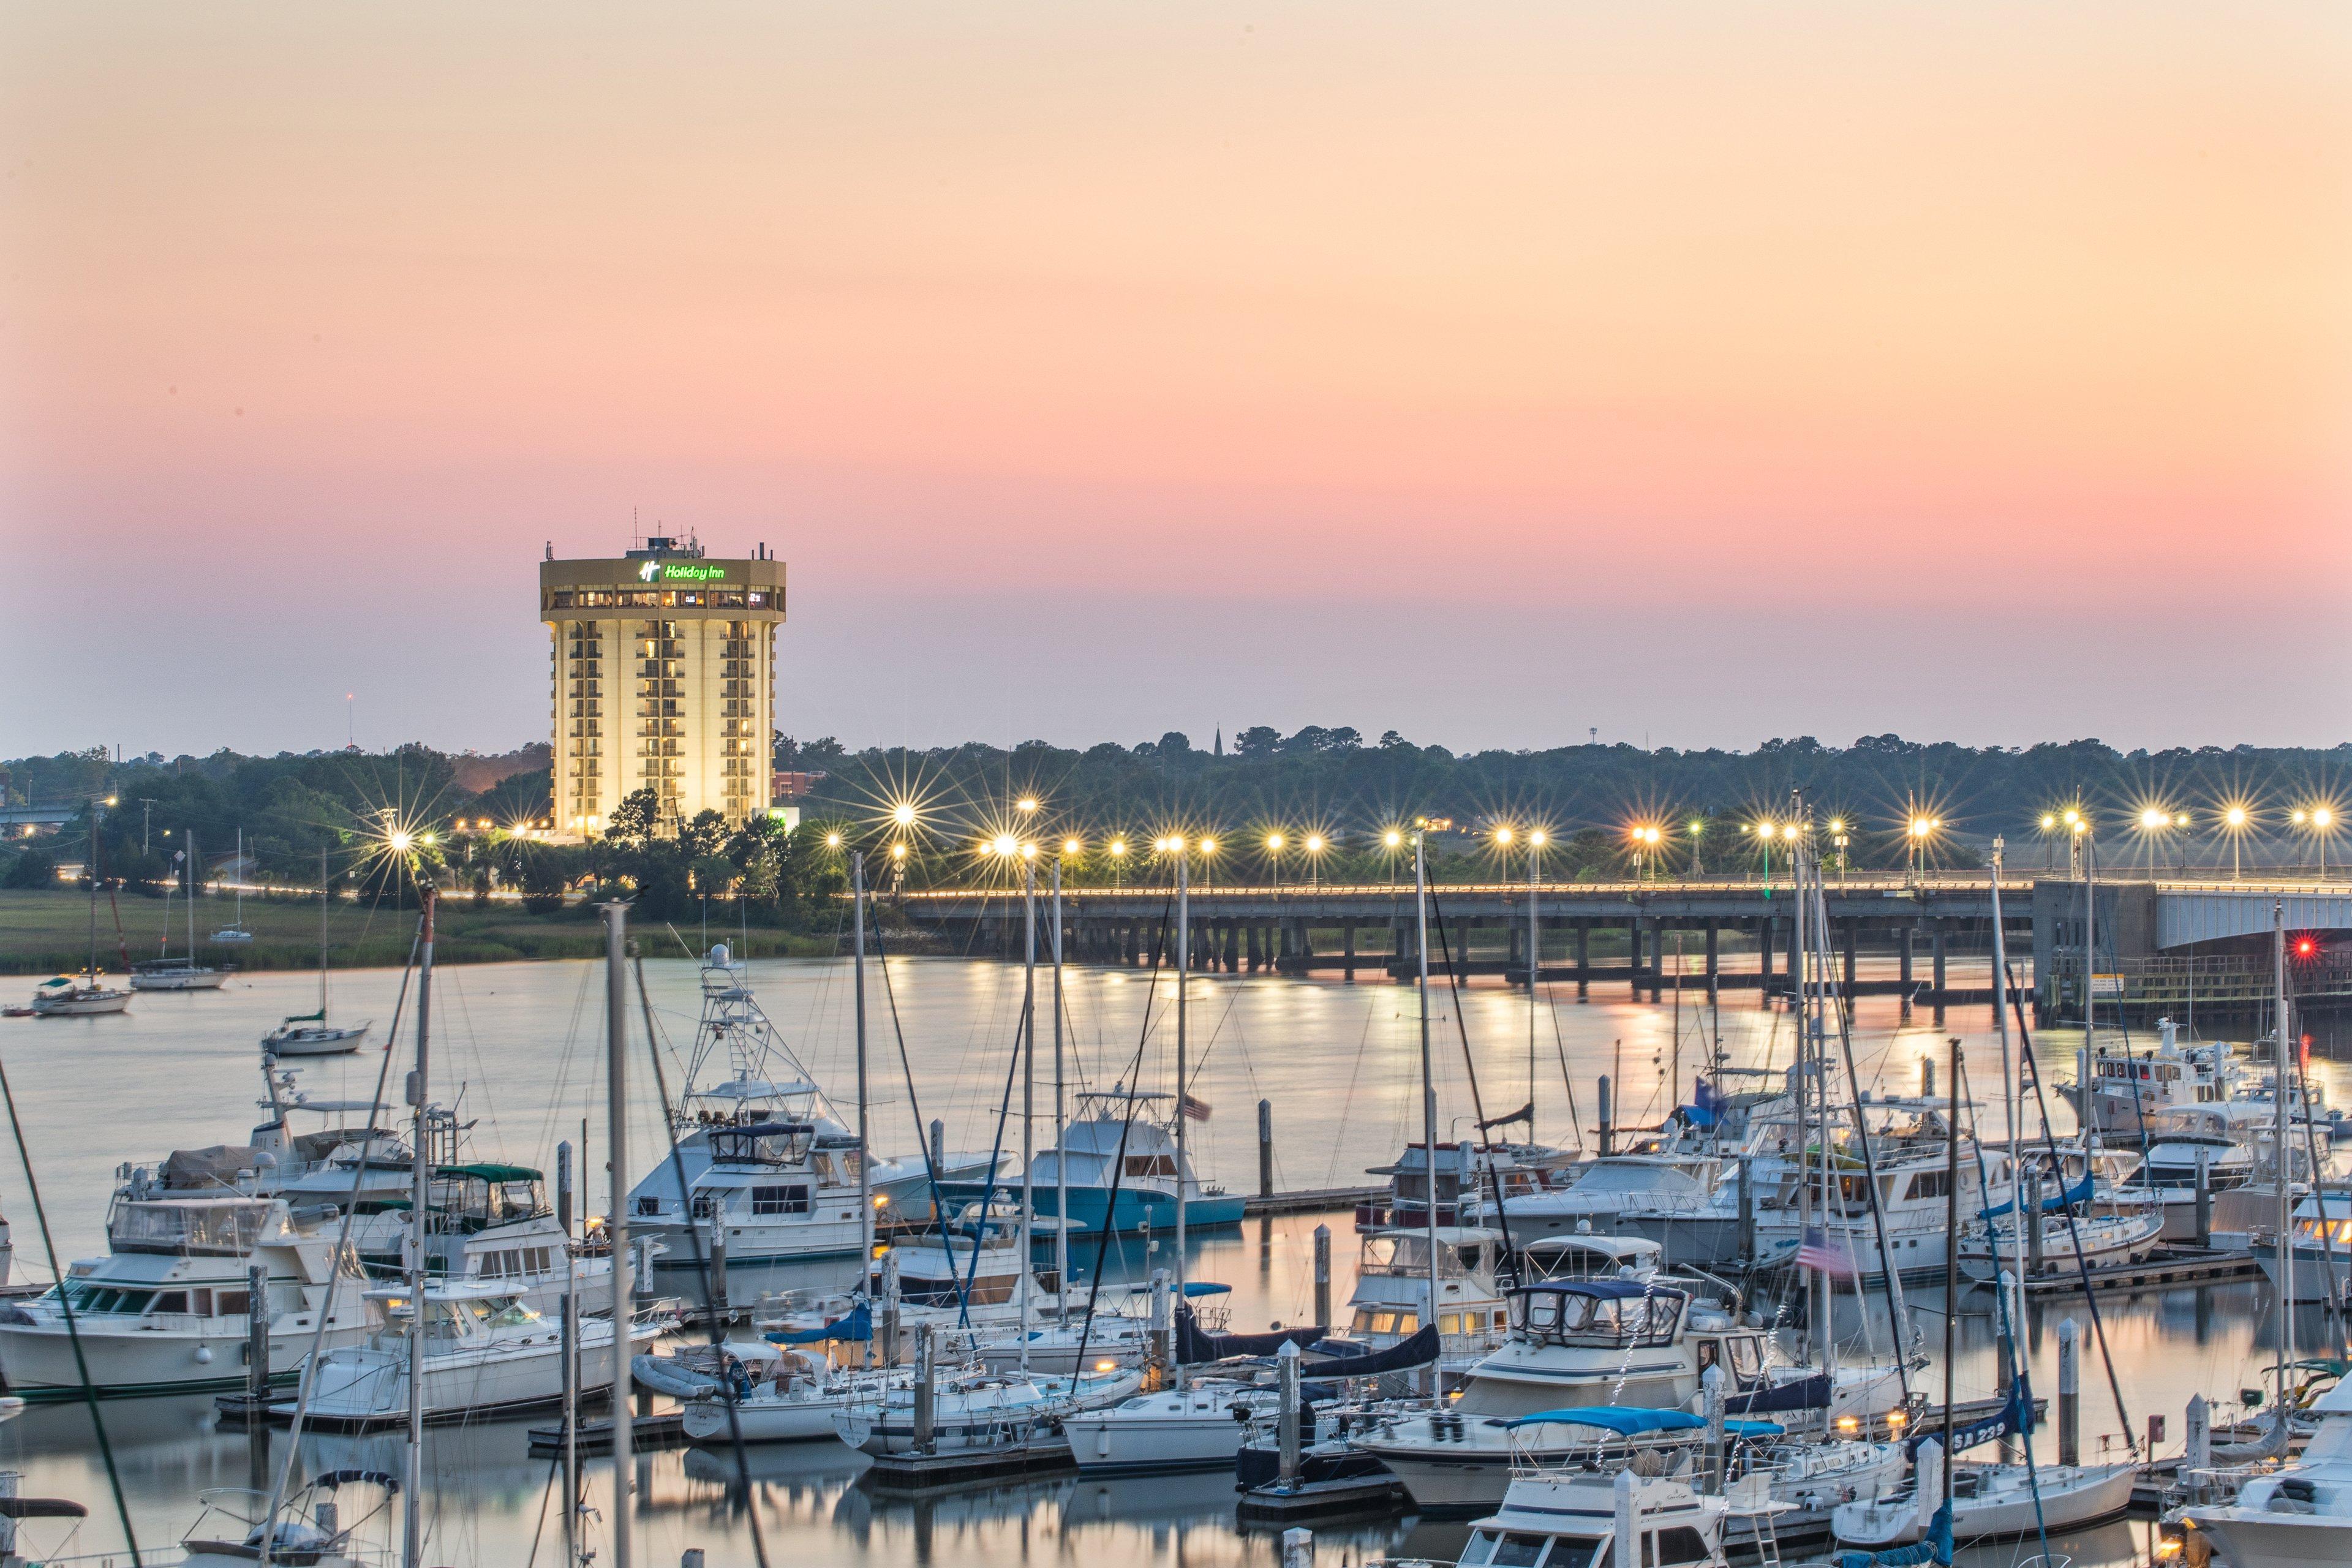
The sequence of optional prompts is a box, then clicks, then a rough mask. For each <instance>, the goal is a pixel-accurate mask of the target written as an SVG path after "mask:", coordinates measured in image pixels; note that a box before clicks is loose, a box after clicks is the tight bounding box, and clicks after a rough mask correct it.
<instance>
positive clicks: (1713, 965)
mask: <svg viewBox="0 0 2352 1568" xmlns="http://www.w3.org/2000/svg"><path fill="white" fill-rule="evenodd" d="M1722 935H1723V931H1722V927H1721V924H1720V922H1718V921H1713V920H1710V921H1707V922H1706V999H1707V1000H1708V1001H1709V1002H1713V1001H1714V1000H1715V999H1716V995H1717V989H1718V987H1719V986H1720V985H1721V984H1722V981H1723V951H1722V942H1721V938H1722Z"/></svg>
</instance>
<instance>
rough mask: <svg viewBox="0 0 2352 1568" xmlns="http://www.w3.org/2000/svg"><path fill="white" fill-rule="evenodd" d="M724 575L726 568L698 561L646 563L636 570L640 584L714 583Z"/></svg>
mask: <svg viewBox="0 0 2352 1568" xmlns="http://www.w3.org/2000/svg"><path fill="white" fill-rule="evenodd" d="M726 575H727V568H726V567H724V566H711V565H708V564H706V563H702V562H699V561H648V562H646V563H645V564H644V565H643V566H640V567H638V568H637V580H638V581H639V582H641V583H716V582H719V581H721V580H723V579H724V578H725V577H726Z"/></svg>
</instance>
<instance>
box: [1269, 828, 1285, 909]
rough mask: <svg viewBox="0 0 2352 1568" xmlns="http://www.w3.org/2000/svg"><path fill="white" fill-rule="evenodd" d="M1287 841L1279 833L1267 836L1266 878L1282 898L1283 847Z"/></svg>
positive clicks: (1276, 893) (1277, 896)
mask: <svg viewBox="0 0 2352 1568" xmlns="http://www.w3.org/2000/svg"><path fill="white" fill-rule="evenodd" d="M1286 842H1287V840H1286V839H1285V838H1284V837H1283V836H1282V835H1281V834H1279V833H1269V834H1267V835H1266V836H1265V866H1266V876H1267V877H1268V878H1269V879H1271V880H1272V881H1273V883H1274V887H1275V896H1276V898H1279V897H1281V896H1282V893H1281V889H1282V847H1283V845H1284V844H1285V843H1286Z"/></svg>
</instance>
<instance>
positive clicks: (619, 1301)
mask: <svg viewBox="0 0 2352 1568" xmlns="http://www.w3.org/2000/svg"><path fill="white" fill-rule="evenodd" d="M628 922H629V906H628V905H626V904H625V903H622V902H620V901H619V900H614V901H613V902H611V903H608V904H606V905H604V1088H605V1097H604V1118H605V1120H604V1149H605V1155H604V1157H605V1158H606V1160H608V1161H609V1162H611V1164H612V1170H613V1190H612V1211H611V1214H610V1215H609V1216H608V1217H607V1218H606V1220H605V1221H604V1234H605V1236H606V1237H607V1238H608V1239H609V1240H610V1241H611V1243H612V1251H613V1420H612V1428H613V1568H631V1563H630V1546H631V1540H630V1513H631V1510H633V1509H634V1508H635V1506H636V1500H635V1497H634V1496H633V1495H632V1494H633V1492H634V1490H635V1481H636V1465H635V1462H634V1461H633V1460H632V1459H631V1458H630V1455H629V1447H630V1441H631V1439H632V1438H633V1437H634V1436H635V1421H634V1419H633V1418H632V1416H631V1415H630V1414H629V1286H630V1283H631V1280H630V1276H631V1274H632V1273H633V1272H634V1270H632V1269H631V1268H630V1267H629V1205H628V1192H629V1120H628V1114H629V1113H628V1091H629V1056H628V989H627V986H626V984H625V973H626V971H625V963H626V954H625V951H624V948H625V939H626V933H627V931H628Z"/></svg>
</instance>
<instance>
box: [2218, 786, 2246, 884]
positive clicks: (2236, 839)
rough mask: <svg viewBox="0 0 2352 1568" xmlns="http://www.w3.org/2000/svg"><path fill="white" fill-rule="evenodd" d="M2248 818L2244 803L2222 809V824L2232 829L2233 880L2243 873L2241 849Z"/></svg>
mask: <svg viewBox="0 0 2352 1568" xmlns="http://www.w3.org/2000/svg"><path fill="white" fill-rule="evenodd" d="M2247 820H2248V819H2247V815H2246V808H2245V807H2244V806H2242V805H2231V806H2226V807H2224V808H2223V809H2222V812H2221V825H2222V826H2224V827H2227V828H2228V829H2229V830H2230V879H2231V881H2233V882H2234V881H2236V880H2238V879H2239V878H2240V876H2242V874H2243V872H2242V864H2241V849H2242V846H2243V844H2244V843H2245V832H2246V822H2247Z"/></svg>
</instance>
